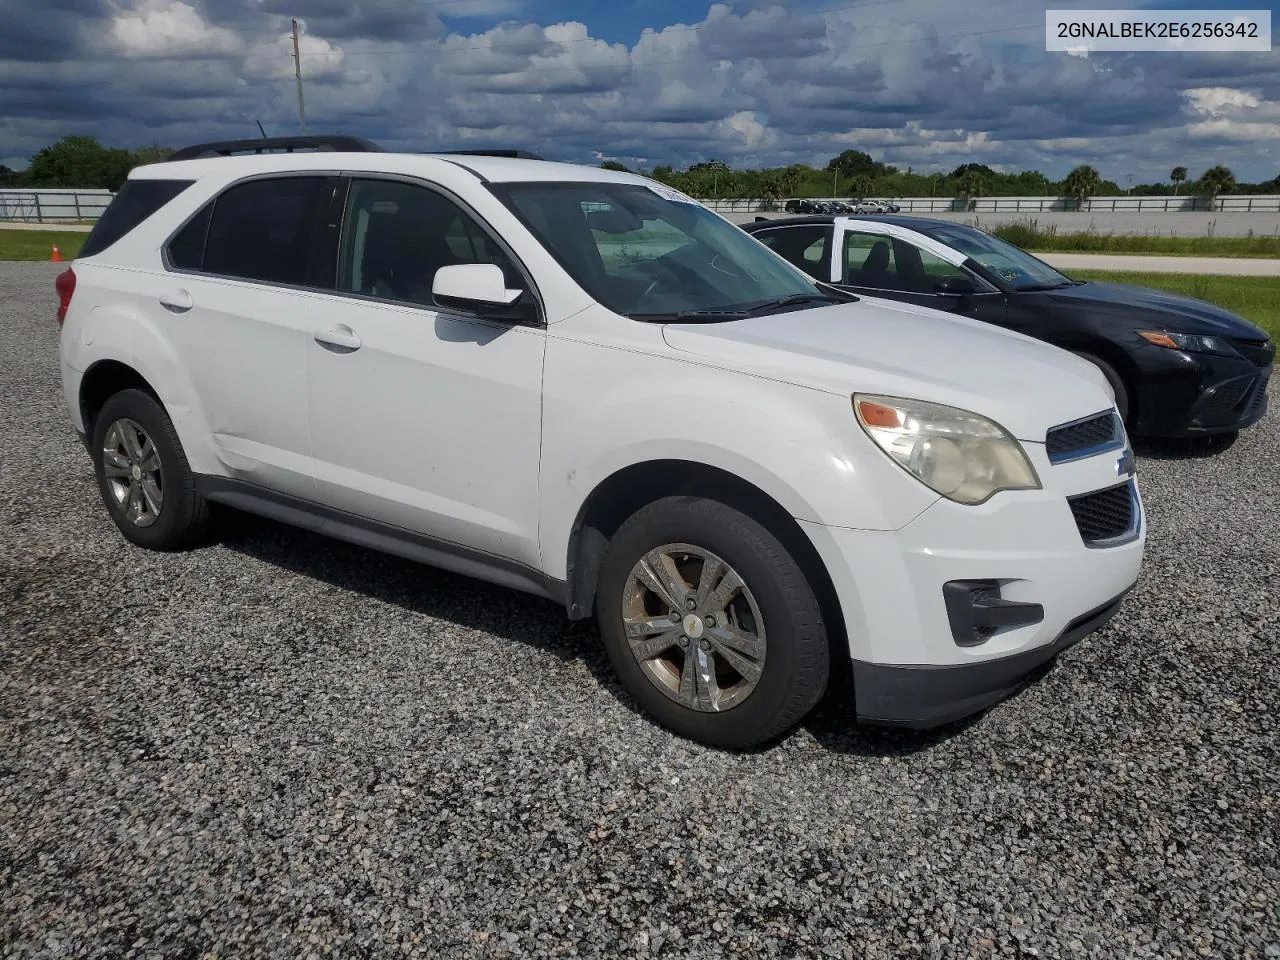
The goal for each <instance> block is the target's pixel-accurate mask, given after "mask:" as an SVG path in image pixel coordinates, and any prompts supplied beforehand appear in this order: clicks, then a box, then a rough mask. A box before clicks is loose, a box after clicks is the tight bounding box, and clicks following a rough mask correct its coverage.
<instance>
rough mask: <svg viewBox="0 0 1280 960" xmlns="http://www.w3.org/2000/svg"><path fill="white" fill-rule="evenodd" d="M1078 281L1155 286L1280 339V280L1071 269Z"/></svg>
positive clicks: (1071, 274)
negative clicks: (1201, 302)
mask: <svg viewBox="0 0 1280 960" xmlns="http://www.w3.org/2000/svg"><path fill="white" fill-rule="evenodd" d="M1067 275H1068V276H1070V277H1074V278H1075V279H1077V280H1104V281H1106V282H1108V283H1130V284H1133V285H1134V286H1138V287H1154V288H1155V289H1157V290H1168V291H1169V292H1171V293H1180V294H1183V295H1184V296H1188V297H1195V298H1196V299H1197V300H1207V301H1208V302H1209V303H1214V304H1217V305H1218V306H1220V307H1222V308H1223V309H1225V310H1230V311H1231V312H1232V313H1236V314H1239V315H1240V316H1242V317H1244V318H1245V319H1246V320H1248V321H1250V322H1251V323H1256V324H1257V325H1258V326H1260V327H1262V329H1264V330H1266V331H1267V333H1269V334H1271V336H1272V337H1276V338H1280V277H1220V276H1210V275H1199V274H1181V273H1115V272H1112V271H1107V270H1069V271H1067Z"/></svg>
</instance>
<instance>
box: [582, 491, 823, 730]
mask: <svg viewBox="0 0 1280 960" xmlns="http://www.w3.org/2000/svg"><path fill="white" fill-rule="evenodd" d="M596 608H597V611H598V617H599V622H600V630H601V633H602V634H603V636H604V640H605V645H606V647H607V649H608V652H609V658H610V660H611V661H612V662H613V666H614V669H615V670H616V671H617V673H618V676H619V678H620V679H621V680H622V683H623V686H625V687H626V689H627V692H628V693H630V694H631V695H632V697H634V698H635V700H636V701H637V702H638V703H639V704H640V706H641V707H643V708H644V710H645V711H646V712H647V713H649V714H650V715H651V716H653V717H654V718H656V719H657V720H658V721H659V722H661V723H663V724H664V725H666V726H667V727H669V728H670V729H672V730H674V731H676V732H677V733H679V734H681V735H683V736H686V737H689V738H690V739H692V740H697V741H700V742H702V743H706V744H710V745H712V746H717V747H750V746H755V745H758V744H761V743H765V742H768V741H770V740H772V739H774V738H776V737H778V736H781V735H782V734H784V733H786V732H787V731H788V730H790V729H791V728H792V727H794V726H795V725H796V724H797V723H799V722H800V721H801V720H802V719H803V718H804V716H805V714H807V713H808V712H809V710H810V709H812V707H813V706H814V704H816V703H817V702H818V700H819V698H820V697H821V696H822V693H823V691H824V690H825V689H826V684H827V676H828V670H829V662H828V661H829V652H828V647H827V636H826V629H825V627H824V624H823V622H822V615H821V612H820V609H819V605H818V601H817V599H816V598H815V596H814V593H813V590H812V588H811V587H810V585H809V583H808V581H807V580H806V578H805V576H804V572H803V571H802V570H801V568H800V566H799V565H798V564H797V563H796V561H795V560H794V559H793V558H792V557H791V555H790V554H789V553H787V551H786V549H785V548H784V547H783V545H782V544H781V543H780V542H779V541H778V539H777V538H776V537H774V536H773V534H772V533H770V532H769V531H768V530H767V529H766V528H765V527H763V526H762V525H761V524H759V523H757V522H756V521H754V520H752V519H751V518H750V517H748V516H746V515H745V514H743V513H740V512H738V511H737V510H734V509H732V508H731V507H728V506H725V505H724V504H721V503H717V502H715V501H712V500H706V499H702V498H697V497H669V498H666V499H663V500H659V501H657V502H655V503H653V504H650V505H649V506H647V507H645V508H643V509H642V510H640V511H639V512H637V513H636V514H635V515H634V516H632V517H631V518H630V519H629V520H627V521H626V522H625V523H624V524H623V525H622V526H621V527H620V528H619V529H618V531H617V533H616V535H615V536H614V538H613V540H612V542H611V543H610V545H609V549H608V552H607V553H606V555H605V559H604V563H603V565H602V567H601V570H600V578H599V589H598V592H597V596H596Z"/></svg>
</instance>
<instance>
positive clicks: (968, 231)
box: [927, 225, 1074, 290]
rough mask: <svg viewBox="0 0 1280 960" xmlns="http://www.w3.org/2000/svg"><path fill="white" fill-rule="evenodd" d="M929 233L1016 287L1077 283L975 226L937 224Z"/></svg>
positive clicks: (1045, 286)
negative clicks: (938, 225) (943, 225)
mask: <svg viewBox="0 0 1280 960" xmlns="http://www.w3.org/2000/svg"><path fill="white" fill-rule="evenodd" d="M927 235H928V236H930V237H932V238H933V239H935V240H937V241H939V242H941V243H945V244H946V245H947V246H948V247H951V248H952V249H953V250H958V251H960V252H961V253H963V254H964V255H965V256H967V257H969V258H970V259H971V260H974V261H976V262H977V263H979V264H981V265H982V266H983V267H986V269H987V270H989V271H990V272H991V273H993V274H995V275H996V276H997V277H1000V278H1001V279H1002V280H1004V282H1005V283H1007V284H1008V285H1009V286H1011V287H1013V289H1015V290H1051V289H1053V288H1054V287H1065V286H1069V285H1071V284H1072V283H1073V282H1074V281H1072V280H1071V279H1070V278H1068V277H1065V276H1063V275H1062V274H1060V273H1059V272H1058V271H1057V270H1055V269H1053V267H1051V266H1049V265H1048V264H1047V263H1045V262H1044V261H1043V260H1037V259H1036V258H1035V257H1033V256H1031V254H1029V253H1025V252H1023V251H1022V250H1019V249H1018V248H1017V247H1015V246H1014V245H1013V244H1011V243H1006V242H1005V241H1003V240H1001V239H1000V238H999V237H993V236H991V234H989V233H983V232H982V231H981V230H977V229H975V228H973V227H966V226H963V225H956V226H950V225H948V226H945V227H934V228H933V229H931V230H929V231H928V233H927Z"/></svg>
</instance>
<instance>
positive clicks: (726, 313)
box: [630, 293, 855, 323]
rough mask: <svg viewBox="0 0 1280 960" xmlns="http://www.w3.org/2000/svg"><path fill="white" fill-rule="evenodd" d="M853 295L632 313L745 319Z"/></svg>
mask: <svg viewBox="0 0 1280 960" xmlns="http://www.w3.org/2000/svg"><path fill="white" fill-rule="evenodd" d="M853 299H855V298H853V297H852V296H851V297H850V298H849V299H848V300H846V299H845V298H843V297H834V296H830V295H828V294H824V293H793V294H791V295H790V296H786V297H776V298H774V299H773V300H759V301H757V302H755V303H735V304H730V305H728V306H724V307H708V308H705V309H702V310H681V311H679V312H678V313H633V314H630V316H631V317H632V319H634V320H647V321H650V322H655V321H656V322H659V323H661V322H667V321H668V320H669V319H674V320H675V321H676V322H677V323H678V322H680V321H686V320H704V321H708V322H710V321H716V320H743V319H745V318H746V317H751V316H757V315H759V314H761V313H764V312H766V311H769V310H776V309H778V308H779V307H790V306H793V305H797V304H801V303H809V302H810V301H821V302H823V303H849V302H852V301H853Z"/></svg>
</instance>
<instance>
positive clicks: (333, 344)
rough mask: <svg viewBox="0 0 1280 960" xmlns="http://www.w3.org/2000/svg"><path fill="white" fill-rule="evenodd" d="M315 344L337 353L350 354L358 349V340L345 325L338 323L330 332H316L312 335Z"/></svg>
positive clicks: (353, 332)
mask: <svg viewBox="0 0 1280 960" xmlns="http://www.w3.org/2000/svg"><path fill="white" fill-rule="evenodd" d="M312 336H313V337H314V338H315V341H316V343H318V344H320V346H322V347H325V348H326V349H329V350H333V351H335V352H337V353H352V352H353V351H356V350H359V349H360V338H359V337H357V336H356V332H355V331H354V330H352V329H351V328H350V327H348V326H347V325H346V324H345V323H340V324H338V325H337V326H336V327H334V328H333V329H332V330H317V331H316V332H315V333H313V334H312Z"/></svg>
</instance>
